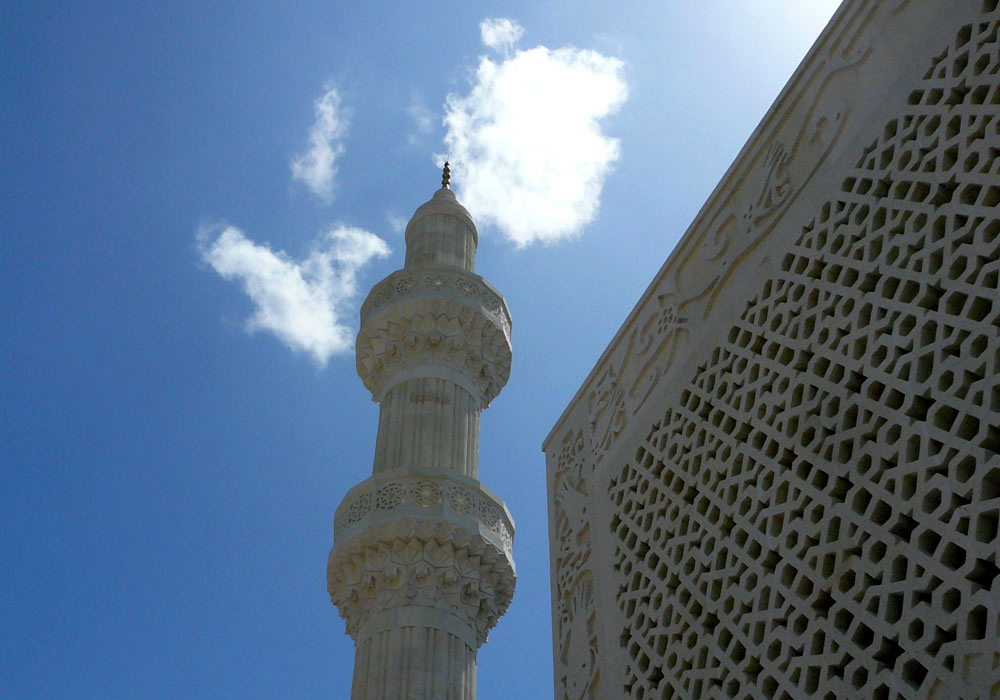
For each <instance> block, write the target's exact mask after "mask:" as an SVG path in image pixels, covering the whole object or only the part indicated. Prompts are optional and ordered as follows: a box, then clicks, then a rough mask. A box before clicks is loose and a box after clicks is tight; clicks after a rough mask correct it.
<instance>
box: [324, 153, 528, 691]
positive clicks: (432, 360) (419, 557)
mask: <svg viewBox="0 0 1000 700" xmlns="http://www.w3.org/2000/svg"><path fill="white" fill-rule="evenodd" d="M449 180H450V169H449V166H448V163H445V165H444V170H443V175H442V179H441V183H442V188H441V189H439V190H438V191H437V192H435V193H434V196H433V197H432V198H431V200H430V201H428V202H426V203H425V204H423V205H422V206H421V207H420V208H419V209H417V211H416V212H415V213H414V215H413V218H412V219H410V222H409V224H408V225H407V227H406V260H405V264H404V267H403V269H402V270H398V271H397V272H394V273H393V274H391V275H389V276H388V277H387V278H386V279H384V280H382V281H381V282H379V283H378V284H377V285H375V287H374V288H373V289H372V291H371V293H370V294H369V295H368V298H367V299H366V300H365V302H364V304H363V305H362V307H361V331H360V332H359V333H358V339H357V347H356V349H357V370H358V374H359V375H360V376H361V379H362V381H363V382H364V384H365V387H366V388H368V389H369V390H370V391H371V393H372V399H373V400H374V401H376V402H378V404H379V423H378V435H377V437H376V440H375V462H374V467H373V474H372V476H371V477H370V478H369V479H367V480H365V481H363V482H361V483H360V484H358V485H357V486H355V487H354V488H353V489H351V490H350V491H348V493H347V495H346V496H345V497H344V500H343V502H342V503H341V504H340V507H339V508H337V514H336V517H335V518H334V546H333V550H332V551H331V552H330V560H329V565H328V567H327V587H328V590H329V592H330V598H331V599H332V600H333V603H334V604H335V605H336V606H337V608H338V609H339V611H340V614H341V616H342V617H343V618H344V619H345V621H346V623H347V633H348V634H349V635H351V637H353V638H354V642H355V647H356V655H355V660H354V681H353V687H352V691H351V698H352V700H369V699H370V698H384V699H385V700H475V697H476V657H477V654H478V650H479V647H480V646H481V645H482V644H483V643H484V642H485V641H486V637H487V634H488V632H489V630H490V629H491V628H492V627H493V626H495V625H496V624H497V620H498V619H499V618H500V616H501V615H503V614H504V612H506V610H507V606H508V605H509V604H510V601H511V598H512V596H513V594H514V583H515V571H514V561H513V558H512V545H513V537H514V524H513V521H512V520H511V517H510V513H509V512H508V511H507V508H506V506H505V505H504V503H503V501H501V500H500V499H499V498H498V497H497V496H496V495H494V494H493V493H492V492H491V491H489V490H488V489H486V488H484V487H483V486H482V485H481V484H480V482H479V416H480V413H481V412H482V410H483V409H484V408H486V407H487V406H489V404H490V401H491V400H492V399H493V398H495V397H496V396H497V394H499V393H500V390H501V389H502V388H503V386H504V384H506V383H507V377H508V376H509V374H510V360H511V347H510V314H509V313H508V311H507V305H506V303H505V302H504V300H503V297H502V296H500V295H499V294H498V293H497V292H496V291H495V290H494V289H493V288H492V287H491V286H489V285H488V284H486V282H484V281H483V279H482V278H481V277H479V276H478V275H476V274H475V254H476V247H477V245H478V242H479V235H478V233H477V232H476V226H475V224H474V223H473V221H472V217H471V216H469V212H468V211H466V209H465V207H463V206H462V205H461V204H459V203H458V200H457V199H456V198H455V195H454V194H453V193H452V191H451V189H449V186H448V185H449Z"/></svg>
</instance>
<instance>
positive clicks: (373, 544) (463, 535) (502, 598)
mask: <svg viewBox="0 0 1000 700" xmlns="http://www.w3.org/2000/svg"><path fill="white" fill-rule="evenodd" d="M491 539H492V538H489V537H485V536H484V535H483V534H482V533H481V532H479V531H476V530H470V529H468V528H466V527H464V526H462V525H458V524H453V523H449V522H445V521H441V520H438V521H435V520H417V519H414V518H397V519H393V520H387V521H385V522H383V523H381V524H379V525H374V526H371V527H367V528H364V529H362V530H361V531H358V532H353V533H351V534H350V535H349V536H348V537H347V538H346V539H342V540H338V541H337V543H336V547H335V548H334V549H333V551H332V552H331V553H330V560H329V564H328V566H327V590H328V591H329V593H330V599H331V600H332V601H333V603H334V605H336V606H337V609H338V610H339V612H340V615H341V617H343V618H344V620H345V621H346V623H347V633H348V634H350V635H351V636H352V637H353V638H354V639H355V640H356V641H361V639H360V638H361V637H363V636H364V635H363V634H362V631H363V629H364V627H365V624H366V623H367V622H368V621H369V619H371V618H372V617H373V616H375V615H376V614H381V613H384V612H385V611H387V610H392V609H396V608H398V609H406V608H414V607H416V608H425V609H426V608H431V609H435V610H440V611H443V612H446V613H450V614H451V615H452V616H454V617H456V618H458V620H460V621H461V622H462V623H464V625H466V626H467V627H468V628H469V630H470V632H471V634H472V637H473V639H474V641H475V648H478V647H479V646H480V645H482V644H483V643H485V642H486V639H487V636H488V634H489V630H490V629H492V628H493V627H494V626H495V625H496V624H497V621H498V620H499V619H500V616H502V615H503V614H504V613H505V612H506V610H507V607H508V606H509V605H510V602H511V599H512V598H513V595H514V585H515V579H516V574H515V571H514V563H513V561H512V560H511V558H510V556H509V555H508V554H507V553H506V552H504V551H503V550H502V549H501V548H499V547H498V546H497V545H496V544H495V543H494V542H493V541H491Z"/></svg>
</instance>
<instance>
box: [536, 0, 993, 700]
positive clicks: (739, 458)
mask: <svg viewBox="0 0 1000 700" xmlns="http://www.w3.org/2000/svg"><path fill="white" fill-rule="evenodd" d="M853 4H854V5H855V6H860V5H864V3H853ZM890 4H891V3H890ZM897 4H899V5H902V4H905V3H897ZM944 5H945V6H949V5H950V6H952V7H958V5H959V3H944ZM970 8H972V5H971V4H968V5H962V7H961V8H960V10H961V11H963V12H966V13H967V14H968V15H969V16H970V17H971V21H968V22H965V23H962V24H961V25H960V27H959V28H958V30H957V32H954V33H953V35H952V36H950V37H946V38H945V39H946V41H947V43H944V42H942V43H940V44H939V45H938V46H937V48H936V50H935V51H934V52H933V53H932V55H928V56H927V57H926V59H925V60H924V62H923V67H922V69H921V70H922V72H921V73H918V74H914V75H913V76H912V77H913V79H912V80H911V82H910V83H909V87H908V88H907V89H906V90H904V91H903V94H904V95H905V99H903V100H902V104H901V105H899V106H898V112H897V114H896V115H895V116H894V117H892V118H890V119H888V120H886V121H884V123H882V124H881V128H880V130H878V131H877V132H876V130H875V129H872V128H869V129H868V130H867V132H868V133H878V136H877V137H875V138H869V140H868V141H867V143H866V145H864V147H863V148H859V149H857V150H856V155H855V156H854V165H853V167H849V168H843V169H841V170H840V172H839V173H838V174H837V177H836V179H835V180H834V182H835V184H836V186H835V187H833V188H832V189H830V190H829V191H828V192H827V198H826V200H825V201H822V202H819V203H818V204H817V205H816V206H814V211H813V215H812V217H811V218H810V219H806V220H805V221H806V223H804V224H799V225H798V227H797V228H798V232H797V233H796V234H795V236H794V238H793V239H792V240H791V241H790V243H789V244H785V245H781V246H775V247H774V248H772V249H771V251H770V254H771V255H772V256H773V257H772V259H773V264H772V269H773V273H772V274H771V275H770V276H769V279H767V280H766V281H765V282H764V283H763V284H762V285H761V284H759V283H758V284H757V285H756V289H754V288H753V287H752V286H748V287H747V289H748V290H750V291H751V292H752V293H750V294H747V295H745V296H744V299H745V301H744V302H743V304H742V305H741V306H740V308H741V309H743V310H742V312H741V313H739V315H738V317H737V318H735V319H734V321H733V322H731V323H730V324H727V327H728V331H726V330H725V329H722V330H721V331H720V332H719V333H718V341H717V342H716V343H714V344H713V345H709V346H706V347H705V348H704V350H702V351H700V352H699V351H698V350H696V349H694V348H693V347H692V348H691V352H692V353H697V357H695V358H694V360H693V361H692V362H690V363H689V364H688V366H689V367H690V370H688V371H687V372H686V376H685V377H683V378H680V377H678V378H677V380H676V382H675V386H674V388H673V390H672V393H669V400H668V401H665V402H661V404H665V405H661V406H659V407H658V408H657V407H656V406H655V405H646V406H645V407H640V408H642V409H643V410H640V408H635V409H631V410H630V406H629V400H628V399H629V397H630V396H633V395H635V394H634V392H631V391H630V387H631V386H634V385H630V384H629V382H628V381H627V379H628V377H627V376H626V375H627V374H628V372H627V369H622V367H625V368H627V366H628V363H629V362H628V354H629V352H631V353H633V354H634V353H635V352H637V350H636V348H641V345H632V346H629V349H628V350H627V351H624V352H623V355H622V356H623V358H624V359H622V360H621V364H620V365H619V369H618V370H617V375H616V376H617V377H618V378H619V379H620V378H622V377H624V378H625V380H624V381H617V382H616V381H612V382H611V386H617V387H619V388H618V390H617V391H618V394H617V395H616V394H615V389H603V390H600V387H601V386H602V385H601V384H600V382H592V384H593V385H594V386H595V387H596V388H595V390H594V391H593V392H592V393H591V394H586V393H585V394H584V396H588V395H589V396H594V397H596V401H595V402H594V404H593V405H591V406H589V407H584V408H583V409H580V410H579V411H578V414H579V415H582V416H585V418H584V419H583V421H578V422H581V423H582V427H581V428H580V429H578V430H575V431H574V428H573V427H572V425H570V426H569V429H568V430H565V431H564V432H563V433H558V435H560V436H565V437H563V439H562V441H561V442H557V443H554V444H551V445H550V446H549V447H547V450H548V451H549V452H550V454H552V455H553V456H554V457H555V458H554V459H551V458H550V484H551V488H552V496H553V536H554V538H555V541H554V547H553V564H554V576H555V580H554V585H553V595H554V600H555V602H556V610H555V611H554V619H555V627H556V630H555V643H556V667H557V670H556V691H557V697H571V698H583V697H603V698H617V697H623V696H624V697H630V698H649V699H651V698H730V697H733V698H789V699H790V698H878V699H888V698H964V699H972V698H984V699H985V698H1000V620H998V615H1000V576H998V575H1000V568H998V564H1000V562H998V553H1000V537H998V525H1000V209H998V205H1000V42H998V33H1000V11H998V9H997V2H995V1H988V2H985V3H976V6H975V8H974V10H975V11H972V12H970V11H969V10H970ZM842 12H843V10H842ZM929 31H932V30H929ZM914 63H915V62H914ZM859 131H860V133H864V129H863V128H861V127H859ZM801 209H802V210H803V211H804V210H805V209H804V208H801ZM661 305H662V306H664V307H665V308H667V307H669V305H668V304H661ZM671 313H673V314H675V316H677V315H680V316H683V314H681V313H680V312H678V311H676V310H675V309H671ZM708 318H709V320H710V317H708ZM660 332H661V333H662V332H663V331H662V330H661V331H660ZM675 332H676V330H675ZM637 337H638V336H637ZM610 366H611V367H613V366H614V363H613V357H612V362H611V363H610ZM683 371H684V370H683V369H681V370H678V371H677V372H675V375H680V374H681V373H682V372H683ZM614 374H615V373H614V371H613V372H612V375H614ZM596 376H598V377H600V376H601V375H600V374H598V375H596ZM606 376H607V372H605V377H606ZM585 388H586V385H585ZM665 393H666V392H665ZM609 394H610V396H609ZM619 395H620V396H619ZM653 396H654V398H653V399H651V400H650V402H653V403H654V404H655V401H656V396H657V394H656V393H655V392H654V394H653ZM602 397H603V398H604V399H605V400H604V401H603V402H602ZM616 397H618V398H616ZM650 402H647V403H650ZM639 403H640V404H641V403H642V402H639ZM595 407H596V408H595ZM630 414H637V415H639V416H641V417H647V419H646V422H645V424H644V427H643V424H642V422H641V421H639V420H638V419H635V420H634V421H632V423H634V424H635V425H634V427H631V424H630V421H629V420H628V417H629V416H630ZM616 415H617V416H618V417H617V418H616ZM608 421H610V423H608ZM616 421H617V422H618V426H617V428H615V423H616ZM569 422H570V423H571V421H569ZM609 426H610V427H609ZM606 428H607V429H606ZM608 435H610V436H611V440H612V443H613V442H614V440H620V446H619V447H618V448H617V449H613V448H611V446H610V445H608V446H606V447H602V442H603V441H604V440H605V439H606V438H607V436H608ZM605 450H606V451H607V452H608V456H605V455H604V451H605ZM602 477H603V478H602ZM607 499H609V500H607ZM602 514H603V515H602ZM597 528H602V530H603V533H602V534H598V533H596V532H595V530H596V529H597ZM602 538H604V539H602ZM612 601H613V605H614V606H615V607H616V611H615V613H614V614H611V613H604V612H603V608H602V604H604V603H611V602H612ZM602 650H613V652H609V653H606V654H605V656H606V658H607V662H604V663H602V662H601V656H600V652H601V651H602Z"/></svg>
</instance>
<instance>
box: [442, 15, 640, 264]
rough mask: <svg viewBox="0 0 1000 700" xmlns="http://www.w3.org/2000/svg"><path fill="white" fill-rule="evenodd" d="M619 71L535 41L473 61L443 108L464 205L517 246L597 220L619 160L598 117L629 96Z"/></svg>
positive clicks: (606, 60)
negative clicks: (464, 90) (465, 86)
mask: <svg viewBox="0 0 1000 700" xmlns="http://www.w3.org/2000/svg"><path fill="white" fill-rule="evenodd" d="M483 34H484V36H483V39H484V43H485V42H486V32H485V31H484V32H483ZM623 68H624V66H623V64H622V62H621V61H620V60H618V59H616V58H611V57H608V56H604V55H602V54H600V53H597V52H596V51H586V50H580V49H576V48H573V47H565V48H560V49H556V50H550V49H548V48H546V47H544V46H539V47H537V48H534V49H531V50H527V51H518V52H517V53H516V54H515V55H513V56H511V57H509V58H506V59H505V60H503V61H502V62H500V63H496V62H494V61H491V60H490V59H488V58H485V57H482V58H480V63H479V67H478V69H477V71H476V74H475V79H474V83H473V85H472V87H471V90H470V92H469V94H468V95H466V96H459V95H455V94H451V95H448V98H447V101H446V104H445V126H446V128H447V133H446V135H445V143H446V146H447V149H448V152H449V154H450V156H451V162H452V166H453V167H452V172H453V173H454V182H455V186H456V189H457V190H458V195H459V197H460V198H461V200H462V203H463V204H465V206H467V207H468V208H469V209H470V210H471V211H472V213H473V215H474V216H476V217H477V218H479V219H480V220H482V221H485V222H488V223H493V224H495V225H496V226H497V227H498V228H499V229H500V230H501V231H502V232H503V233H504V235H506V236H507V238H509V239H510V240H511V241H513V242H514V243H515V244H516V245H517V246H518V247H522V246H525V245H528V244H529V243H532V242H534V241H541V242H544V243H550V242H553V241H557V240H560V239H563V238H568V237H571V236H573V235H575V234H577V233H579V231H580V230H581V228H582V227H583V226H584V225H586V224H587V223H589V222H590V221H592V220H593V219H594V217H595V216H596V214H597V210H598V206H599V204H600V194H601V189H602V187H603V184H604V178H605V177H606V176H607V174H608V172H609V170H610V168H611V165H612V164H613V163H614V162H615V161H616V160H617V159H618V155H619V148H618V140H617V139H613V138H609V137H607V136H605V135H604V133H603V132H602V128H601V123H600V122H601V120H602V119H603V118H604V117H607V116H608V115H609V114H613V113H614V112H616V111H617V110H618V109H619V108H620V107H621V105H622V104H623V103H624V102H625V99H626V98H627V96H628V90H627V87H626V85H625V81H624V79H623V77H622V72H623Z"/></svg>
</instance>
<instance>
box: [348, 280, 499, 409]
mask: <svg viewBox="0 0 1000 700" xmlns="http://www.w3.org/2000/svg"><path fill="white" fill-rule="evenodd" d="M361 320H362V325H361V332H360V333H359V334H358V339H357V344H356V349H357V370H358V374H359V375H360V376H361V379H362V381H363V382H364V384H365V387H366V388H367V389H368V390H369V391H371V392H372V395H373V397H375V398H376V400H378V398H379V397H381V396H382V395H383V394H384V393H385V392H386V391H387V390H388V389H389V388H391V387H392V386H393V385H394V384H395V383H396V382H398V381H400V380H401V379H404V378H408V377H410V376H412V374H413V372H426V371H427V368H429V367H430V368H433V367H437V368H438V369H437V371H438V372H439V373H444V374H441V375H440V376H442V377H443V378H447V379H451V380H453V381H455V382H456V383H459V384H460V385H461V386H463V387H464V388H466V390H468V391H469V392H470V393H472V394H473V395H474V396H475V397H476V398H478V399H479V400H480V402H481V405H482V406H483V407H484V408H485V407H487V406H488V405H489V403H490V402H491V401H492V400H493V398H495V397H496V395H497V394H499V393H500V390H501V389H502V388H503V387H504V385H505V384H506V383H507V379H508V378H509V377H510V362H511V346H510V315H509V314H508V312H507V307H506V305H505V304H504V303H503V301H502V299H501V298H500V297H499V296H498V295H497V294H496V293H495V292H493V291H492V290H491V288H490V287H489V285H487V284H486V283H485V282H484V281H483V280H482V278H480V277H479V276H477V275H474V274H472V273H469V272H465V271H463V270H458V269H448V268H443V267H441V268H430V267H424V268H420V269H419V270H415V271H411V270H400V271H399V272H396V273H394V274H392V275H390V276H389V277H387V278H386V279H385V280H383V281H382V282H381V283H379V284H378V285H376V286H375V287H374V288H373V289H372V292H371V294H369V296H368V299H367V300H366V301H365V304H364V306H363V307H362V311H361Z"/></svg>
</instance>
